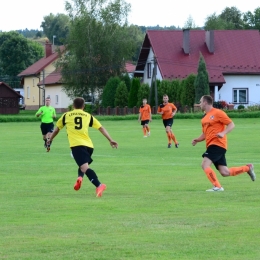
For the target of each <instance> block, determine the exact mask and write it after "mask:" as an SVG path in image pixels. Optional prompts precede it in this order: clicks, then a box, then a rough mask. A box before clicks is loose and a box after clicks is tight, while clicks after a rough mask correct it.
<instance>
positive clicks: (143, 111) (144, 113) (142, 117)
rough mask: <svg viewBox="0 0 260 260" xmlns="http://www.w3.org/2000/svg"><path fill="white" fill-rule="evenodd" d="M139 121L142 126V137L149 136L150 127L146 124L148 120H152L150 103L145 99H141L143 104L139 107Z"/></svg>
mask: <svg viewBox="0 0 260 260" xmlns="http://www.w3.org/2000/svg"><path fill="white" fill-rule="evenodd" d="M140 121H141V125H142V126H143V133H144V137H147V136H150V134H151V132H150V127H149V126H148V124H149V122H151V121H152V112H151V107H150V105H148V104H147V99H146V98H144V99H143V105H142V106H141V107H140V109H139V117H138V122H140Z"/></svg>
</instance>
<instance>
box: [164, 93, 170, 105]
mask: <svg viewBox="0 0 260 260" xmlns="http://www.w3.org/2000/svg"><path fill="white" fill-rule="evenodd" d="M168 101H169V97H168V95H166V94H164V95H163V103H168Z"/></svg>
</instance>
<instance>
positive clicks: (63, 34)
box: [41, 13, 70, 45]
mask: <svg viewBox="0 0 260 260" xmlns="http://www.w3.org/2000/svg"><path fill="white" fill-rule="evenodd" d="M69 22H70V20H69V16H68V15H66V14H56V15H54V14H52V13H50V14H49V15H47V16H44V17H43V22H42V23H41V27H42V29H43V31H44V34H45V35H46V36H47V37H48V39H49V41H50V42H52V41H53V36H55V45H62V44H64V43H65V42H66V39H67V37H68V33H69Z"/></svg>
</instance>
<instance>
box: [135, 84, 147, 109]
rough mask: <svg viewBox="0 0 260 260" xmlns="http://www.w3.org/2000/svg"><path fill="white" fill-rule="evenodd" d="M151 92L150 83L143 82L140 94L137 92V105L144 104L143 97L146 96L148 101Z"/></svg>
mask: <svg viewBox="0 0 260 260" xmlns="http://www.w3.org/2000/svg"><path fill="white" fill-rule="evenodd" d="M149 94H150V87H149V84H147V83H143V84H141V86H140V88H139V90H138V94H137V99H138V101H137V104H136V106H137V107H140V106H141V105H142V104H143V99H144V98H146V99H147V101H148V97H149Z"/></svg>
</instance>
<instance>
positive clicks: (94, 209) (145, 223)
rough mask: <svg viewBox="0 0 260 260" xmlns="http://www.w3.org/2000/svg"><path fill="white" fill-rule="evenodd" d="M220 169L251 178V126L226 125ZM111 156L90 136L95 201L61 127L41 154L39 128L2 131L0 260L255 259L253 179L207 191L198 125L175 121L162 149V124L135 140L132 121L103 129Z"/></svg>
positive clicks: (258, 214)
mask: <svg viewBox="0 0 260 260" xmlns="http://www.w3.org/2000/svg"><path fill="white" fill-rule="evenodd" d="M234 122H235V124H236V128H235V129H234V131H233V132H232V133H230V134H229V149H228V152H227V162H228V165H229V166H230V167H231V166H239V165H243V164H247V163H253V164H254V165H255V171H256V174H257V173H258V172H259V169H260V165H259V143H260V142H259V139H260V137H259V130H260V121H259V119H234ZM102 124H103V125H104V126H105V127H106V128H107V129H108V130H109V132H110V134H111V136H112V137H113V138H114V139H115V140H116V141H118V143H119V148H118V149H117V150H116V149H112V148H111V147H110V146H109V143H108V141H107V140H106V139H105V138H104V137H103V136H102V135H101V134H100V133H99V131H96V130H94V129H91V131H90V134H91V137H92V140H93V142H94V145H95V152H94V156H93V159H94V162H93V164H92V165H91V167H92V168H93V169H94V170H95V171H96V173H97V174H98V176H99V179H100V180H101V181H102V182H103V183H106V184H107V190H106V191H105V192H104V194H103V197H102V198H96V197H95V188H94V186H93V185H92V184H90V183H89V181H88V179H87V178H85V179H84V182H83V184H82V187H81V189H80V190H79V191H78V192H76V191H74V190H73V185H74V182H75V180H76V178H77V166H76V164H75V162H74V160H73V159H72V158H71V157H70V150H69V146H68V141H67V137H66V132H65V129H64V130H62V131H61V132H60V134H59V135H58V136H57V137H56V139H55V140H54V142H53V145H52V149H51V151H50V153H46V151H45V149H44V148H43V141H42V140H41V133H40V128H39V122H30V123H2V124H1V125H0V134H1V148H0V156H1V163H0V185H1V189H0V221H1V222H0V259H15V260H17V259H33V260H36V259H37V260H48V259H61V260H64V259H68V260H71V259H77V260H78V259H88V260H110V259H111V260H124V259H133V260H141V259H142V260H143V259H144V260H146V259H147V260H151V259H153V260H157V259H166V260H168V259H169V260H171V259H177V260H179V259H221V260H225V259H228V260H242V259H243V260H248V259H260V246H259V245H260V242H259V241H260V232H259V230H260V210H259V201H260V199H259V184H258V182H259V181H260V175H257V178H258V179H257V180H256V182H252V181H251V179H250V178H249V176H248V175H247V174H241V175H238V176H236V177H228V178H223V177H221V176H220V174H219V173H217V174H218V175H217V176H218V177H219V180H220V182H221V184H222V185H223V187H224V188H225V191H224V192H219V193H214V192H212V193H209V192H205V190H206V189H208V188H210V187H211V183H210V182H209V181H208V179H207V178H206V176H205V174H204V173H203V171H202V170H201V167H200V164H201V160H202V158H201V154H202V153H203V152H204V151H205V143H200V144H198V145H197V146H195V147H193V146H191V140H192V139H193V138H195V137H197V136H198V135H200V133H201V127H200V121H199V120H192V119H189V120H185V119H183V120H176V121H175V123H174V126H173V130H174V132H175V134H176V136H177V139H178V141H179V143H180V148H179V149H176V148H174V147H173V148H171V149H168V148H166V147H167V138H166V135H165V133H164V128H163V125H162V122H161V120H154V121H153V122H152V123H151V124H150V126H151V137H149V138H143V135H142V130H141V126H140V125H139V124H138V123H137V120H136V121H103V122H102Z"/></svg>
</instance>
